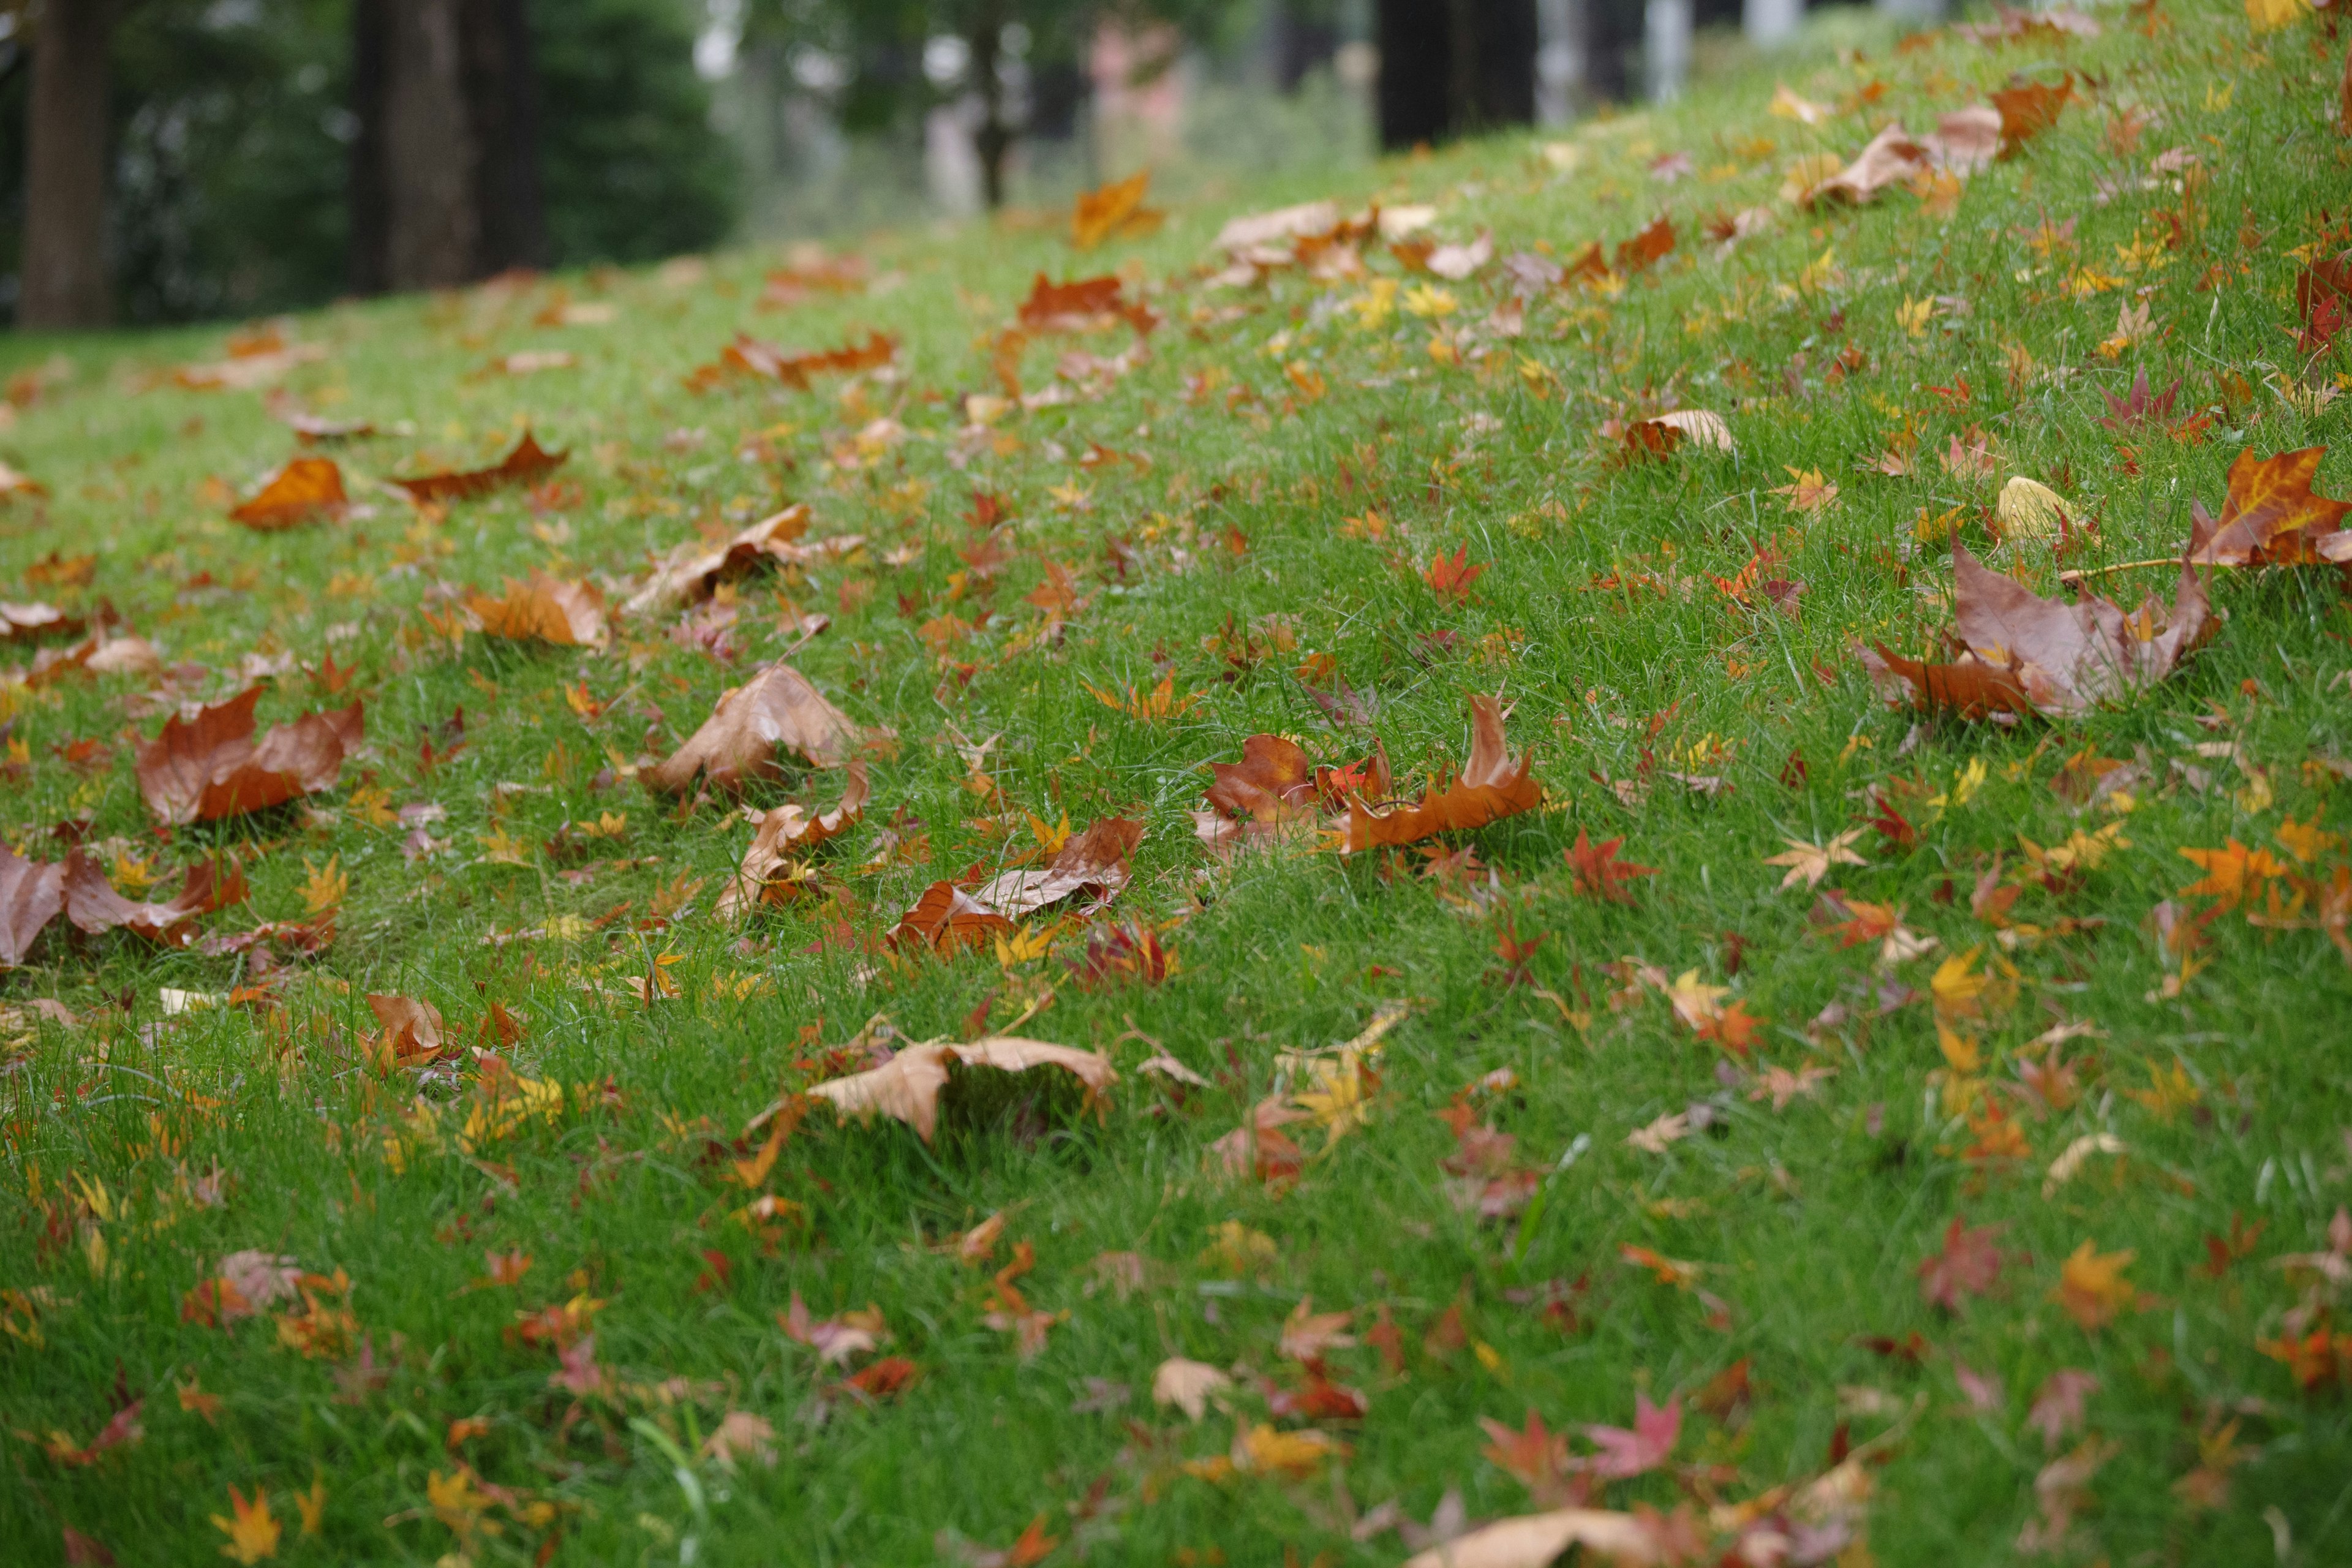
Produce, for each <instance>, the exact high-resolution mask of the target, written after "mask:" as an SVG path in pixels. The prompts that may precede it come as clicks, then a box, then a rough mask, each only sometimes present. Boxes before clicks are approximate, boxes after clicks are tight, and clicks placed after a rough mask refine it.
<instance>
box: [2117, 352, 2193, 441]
mask: <svg viewBox="0 0 2352 1568" xmlns="http://www.w3.org/2000/svg"><path fill="white" fill-rule="evenodd" d="M2099 395H2100V396H2102V397H2104V398H2105V399H2106V400H2107V411H2106V413H2105V414H2104V415H2102V416H2100V418H2099V423H2100V424H2102V425H2104V426H2106V427H2107V428H2108V429H2110V430H2128V429H2130V428H2132V427H2133V426H2137V425H2144V424H2153V423H2158V422H2161V421H2164V420H2168V419H2169V418H2171V417H2172V404H2173V399H2175V398H2177V397H2179V395H2180V380H2179V377H2178V376H2176V377H2174V378H2173V382H2172V384H2171V385H2170V386H2168V387H2166V388H2165V389H2164V390H2163V391H2162V392H2161V393H2158V394H2155V395H2150V394H2149V391H2148V382H2147V366H2146V365H2141V366H2140V367H2139V368H2138V369H2137V371H2135V372H2134V373H2133V374H2132V384H2131V395H2130V396H2128V397H2117V396H2116V395H2115V394H2114V393H2112V392H2109V391H2108V390H2107V389H2106V388H2105V387H2101V388H2100V389H2099Z"/></svg>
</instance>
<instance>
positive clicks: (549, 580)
mask: <svg viewBox="0 0 2352 1568" xmlns="http://www.w3.org/2000/svg"><path fill="white" fill-rule="evenodd" d="M504 581H505V584H506V593H505V595H504V596H502V597H500V598H496V599H493V598H491V597H489V596H488V595H486V594H471V595H467V599H466V608H467V611H468V612H470V613H471V614H472V616H473V617H474V620H475V623H476V624H477V625H478V626H480V627H481V629H482V635H483V636H484V637H507V638H511V639H513V640H515V641H518V642H520V641H525V640H529V639H530V638H537V639H538V640H539V641H541V642H545V643H552V644H554V645H555V646H556V647H602V646H603V644H604V595H602V594H600V593H598V592H597V591H596V586H595V584H593V583H567V582H564V581H563V580H562V578H560V577H551V576H549V575H548V574H546V573H544V572H533V573H532V574H530V580H529V581H527V582H522V583H518V582H516V581H515V580H514V579H513V578H511V577H509V578H506V579H505V580H504Z"/></svg>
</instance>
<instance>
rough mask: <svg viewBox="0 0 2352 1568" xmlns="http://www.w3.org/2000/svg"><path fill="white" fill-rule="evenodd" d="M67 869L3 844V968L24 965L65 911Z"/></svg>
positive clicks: (0, 952) (0, 879)
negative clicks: (38, 939) (27, 856)
mask: <svg viewBox="0 0 2352 1568" xmlns="http://www.w3.org/2000/svg"><path fill="white" fill-rule="evenodd" d="M65 878H66V869H65V868H64V867H62V866H59V865H56V864H53V863H51V862H48V861H44V860H27V859H25V858H22V857H20V856H18V855H17V854H16V852H15V851H13V850H11V849H10V848H9V847H8V846H7V845H5V844H0V968H5V969H13V968H15V967H16V965H18V964H20V963H24V962H25V954H26V953H27V952H30V951H31V950H32V946H33V941H34V939H35V938H36V937H37V936H39V935H40V934H41V931H42V929H43V928H44V927H46V926H47V924H48V923H49V922H50V921H53V920H55V919H56V918H57V917H58V911H60V910H63V909H64V908H65V899H66V893H65Z"/></svg>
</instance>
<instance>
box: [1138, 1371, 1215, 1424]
mask: <svg viewBox="0 0 2352 1568" xmlns="http://www.w3.org/2000/svg"><path fill="white" fill-rule="evenodd" d="M1233 1382H1234V1380H1233V1379H1232V1378H1230V1377H1228V1376H1226V1375H1225V1374H1224V1373H1222V1372H1219V1371H1218V1370H1217V1369H1216V1368H1215V1367H1213V1366H1211V1365H1210V1364H1209V1363H1206V1362H1200V1361H1187V1360H1186V1359H1185V1358H1184V1357H1182V1356H1170V1357H1169V1358H1168V1359H1167V1360H1166V1361H1163V1362H1161V1363H1160V1370H1159V1371H1157V1372H1155V1373H1152V1374H1151V1402H1152V1403H1153V1404H1154V1405H1174V1406H1175V1407H1176V1408H1177V1409H1179V1410H1181V1411H1182V1412H1183V1413H1184V1414H1185V1415H1186V1416H1187V1417H1189V1418H1190V1419H1192V1420H1194V1421H1198V1420H1199V1419H1201V1417H1202V1416H1203V1415H1207V1414H1208V1413H1209V1395H1210V1394H1214V1393H1215V1392H1216V1391H1217V1390H1218V1389H1221V1388H1230V1387H1232V1386H1233Z"/></svg>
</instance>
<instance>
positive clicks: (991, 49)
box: [971, 5, 1013, 212]
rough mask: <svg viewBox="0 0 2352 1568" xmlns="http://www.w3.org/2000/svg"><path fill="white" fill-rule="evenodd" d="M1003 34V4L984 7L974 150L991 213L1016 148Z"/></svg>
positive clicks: (974, 61)
mask: <svg viewBox="0 0 2352 1568" xmlns="http://www.w3.org/2000/svg"><path fill="white" fill-rule="evenodd" d="M1003 37H1004V16H1003V7H1002V6H999V5H983V6H982V7H981V9H980V20H979V21H978V22H977V23H976V24H974V26H973V27H972V30H971V75H972V82H973V85H975V86H976V87H978V88H979V89H980V102H981V113H982V118H981V121H980V129H979V130H978V131H977V132H973V134H972V149H973V151H974V152H976V153H979V154H980V188H981V192H982V195H983V196H984V197H985V198H986V199H987V202H988V210H989V211H991V212H994V211H996V210H997V209H998V208H999V207H1002V206H1003V205H1004V164H1005V160H1006V158H1007V157H1008V156H1009V155H1010V154H1011V153H1012V151H1013V127H1012V125H1011V124H1009V123H1008V122H1007V121H1006V120H1005V118H1004V82H1003V79H1002V78H1001V77H1000V76H999V75H998V74H997V66H998V63H999V58H1000V50H1001V48H1002V47H1003V45H1002V39H1003Z"/></svg>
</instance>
